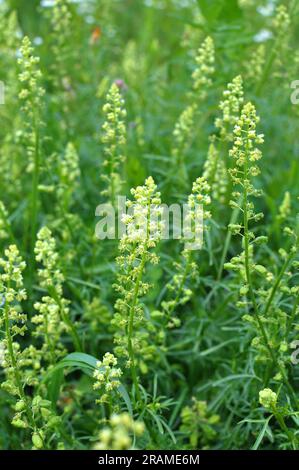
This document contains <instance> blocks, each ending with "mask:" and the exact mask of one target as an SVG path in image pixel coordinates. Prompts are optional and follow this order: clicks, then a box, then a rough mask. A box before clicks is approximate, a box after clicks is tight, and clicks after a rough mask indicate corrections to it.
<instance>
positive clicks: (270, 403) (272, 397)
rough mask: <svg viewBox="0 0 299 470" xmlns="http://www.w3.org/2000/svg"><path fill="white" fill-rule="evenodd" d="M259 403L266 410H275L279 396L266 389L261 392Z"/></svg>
mask: <svg viewBox="0 0 299 470" xmlns="http://www.w3.org/2000/svg"><path fill="white" fill-rule="evenodd" d="M259 402H260V404H261V405H262V406H263V407H264V408H266V409H271V408H275V407H276V403H277V394H276V393H275V392H273V391H272V390H271V388H264V389H263V390H261V391H260V392H259Z"/></svg>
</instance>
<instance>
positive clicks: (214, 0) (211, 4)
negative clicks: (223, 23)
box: [197, 0, 224, 23]
mask: <svg viewBox="0 0 299 470" xmlns="http://www.w3.org/2000/svg"><path fill="white" fill-rule="evenodd" d="M197 3H198V5H199V8H200V11H201V13H202V14H203V16H204V17H205V18H206V20H207V21H208V22H209V23H212V22H214V21H215V20H216V19H217V18H218V16H219V14H220V12H221V10H222V8H223V5H224V0H197Z"/></svg>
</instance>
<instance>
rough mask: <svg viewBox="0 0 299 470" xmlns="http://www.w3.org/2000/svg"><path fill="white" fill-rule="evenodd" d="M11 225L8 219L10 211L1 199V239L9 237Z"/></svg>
mask: <svg viewBox="0 0 299 470" xmlns="http://www.w3.org/2000/svg"><path fill="white" fill-rule="evenodd" d="M9 231H10V225H9V221H8V212H7V210H6V208H5V206H4V204H3V202H2V201H0V240H4V239H6V238H8V237H9Z"/></svg>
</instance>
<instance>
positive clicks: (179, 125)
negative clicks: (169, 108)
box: [171, 104, 197, 177]
mask: <svg viewBox="0 0 299 470" xmlns="http://www.w3.org/2000/svg"><path fill="white" fill-rule="evenodd" d="M196 109H197V106H196V105H195V104H192V105H190V106H188V107H187V108H186V109H185V110H184V111H183V112H182V114H181V115H180V117H179V119H178V121H177V122H176V124H175V127H174V131H173V146H172V151H171V153H172V156H173V157H174V159H175V161H174V164H175V167H176V171H178V168H179V169H181V168H182V167H183V163H184V157H185V154H186V152H187V150H188V148H189V146H190V144H191V142H192V137H193V135H194V117H195V112H196ZM182 176H183V177H186V174H183V175H182Z"/></svg>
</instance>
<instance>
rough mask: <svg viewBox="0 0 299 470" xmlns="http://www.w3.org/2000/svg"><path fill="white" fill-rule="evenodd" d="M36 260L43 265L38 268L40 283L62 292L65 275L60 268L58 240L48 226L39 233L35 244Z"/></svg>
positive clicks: (46, 287)
mask: <svg viewBox="0 0 299 470" xmlns="http://www.w3.org/2000/svg"><path fill="white" fill-rule="evenodd" d="M34 252H35V255H36V261H38V262H39V263H41V264H42V265H43V267H42V269H39V270H38V275H39V278H40V285H41V287H44V288H45V289H48V288H49V287H51V286H53V287H54V288H55V290H56V292H57V293H58V294H62V283H63V281H64V277H63V275H62V273H61V271H60V269H59V268H58V253H57V252H56V242H55V239H54V238H53V237H52V233H51V231H50V230H49V229H48V227H42V228H41V229H40V231H39V232H38V234H37V242H36V245H35V250H34Z"/></svg>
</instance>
